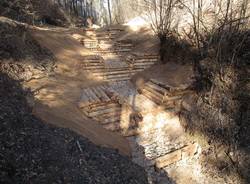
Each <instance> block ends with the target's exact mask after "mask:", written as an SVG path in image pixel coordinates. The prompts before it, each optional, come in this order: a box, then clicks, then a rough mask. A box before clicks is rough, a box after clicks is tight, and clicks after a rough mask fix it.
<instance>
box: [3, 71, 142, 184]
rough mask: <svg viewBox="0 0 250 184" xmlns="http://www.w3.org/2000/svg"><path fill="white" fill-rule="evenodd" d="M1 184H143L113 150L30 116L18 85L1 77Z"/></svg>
mask: <svg viewBox="0 0 250 184" xmlns="http://www.w3.org/2000/svg"><path fill="white" fill-rule="evenodd" d="M0 85H1V88H0V94H1V95H0V101H1V103H0V119H1V126H0V145H1V149H0V170H1V172H0V183H28V182H29V183H100V184H103V183H107V184H110V183H124V184H127V183H131V184H135V183H147V181H146V177H145V173H144V171H143V170H142V169H141V168H140V167H139V166H137V165H135V164H133V163H131V161H130V160H129V159H128V158H126V157H123V156H121V155H119V154H118V152H117V151H115V150H112V149H108V148H101V147H98V146H96V145H94V144H93V143H91V142H89V141H88V140H87V139H85V138H83V137H81V136H79V135H77V134H75V133H73V132H72V131H70V130H67V129H62V128H56V127H53V126H50V125H47V124H44V123H43V122H42V121H41V120H40V119H38V118H36V117H35V116H34V115H32V114H31V109H30V108H29V107H28V104H27V101H26V99H25V95H26V92H25V91H23V90H22V87H21V86H20V84H19V83H18V82H16V81H14V80H13V79H10V78H9V77H8V76H7V75H5V74H1V75H0Z"/></svg>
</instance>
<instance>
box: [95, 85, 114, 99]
mask: <svg viewBox="0 0 250 184" xmlns="http://www.w3.org/2000/svg"><path fill="white" fill-rule="evenodd" d="M96 90H97V91H98V92H99V94H100V95H101V99H102V101H105V102H108V101H110V100H111V99H110V98H109V97H108V96H107V95H106V93H105V92H104V91H103V90H102V89H101V87H97V88H96Z"/></svg>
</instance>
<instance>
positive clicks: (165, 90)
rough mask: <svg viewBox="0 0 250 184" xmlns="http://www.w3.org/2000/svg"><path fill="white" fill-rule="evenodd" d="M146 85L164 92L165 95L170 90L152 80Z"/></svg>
mask: <svg viewBox="0 0 250 184" xmlns="http://www.w3.org/2000/svg"><path fill="white" fill-rule="evenodd" d="M145 85H146V86H148V87H149V88H152V89H154V90H156V91H158V92H160V93H162V94H163V95H165V94H166V93H167V92H168V91H167V89H165V88H162V87H161V86H158V85H156V84H154V83H152V82H151V81H148V82H147V83H146V84H145Z"/></svg>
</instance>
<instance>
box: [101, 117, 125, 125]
mask: <svg viewBox="0 0 250 184" xmlns="http://www.w3.org/2000/svg"><path fill="white" fill-rule="evenodd" d="M101 119H102V120H101V121H100V123H101V124H102V125H106V124H110V123H116V122H120V121H121V118H120V117H119V116H113V117H109V118H106V119H104V118H101Z"/></svg>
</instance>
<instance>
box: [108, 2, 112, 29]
mask: <svg viewBox="0 0 250 184" xmlns="http://www.w3.org/2000/svg"><path fill="white" fill-rule="evenodd" d="M108 11H109V23H110V24H112V17H111V9H110V0H108Z"/></svg>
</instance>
